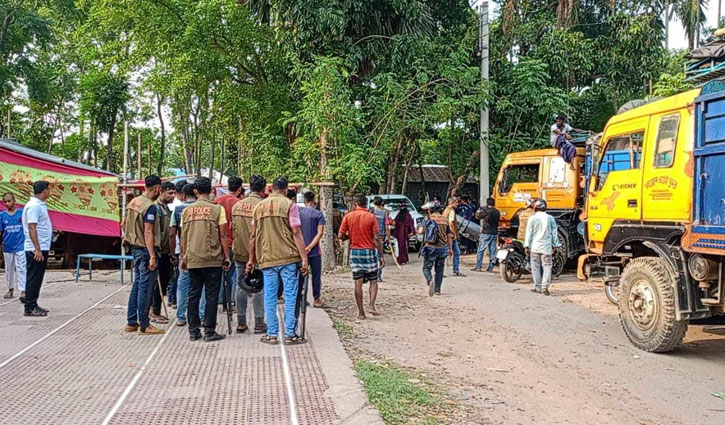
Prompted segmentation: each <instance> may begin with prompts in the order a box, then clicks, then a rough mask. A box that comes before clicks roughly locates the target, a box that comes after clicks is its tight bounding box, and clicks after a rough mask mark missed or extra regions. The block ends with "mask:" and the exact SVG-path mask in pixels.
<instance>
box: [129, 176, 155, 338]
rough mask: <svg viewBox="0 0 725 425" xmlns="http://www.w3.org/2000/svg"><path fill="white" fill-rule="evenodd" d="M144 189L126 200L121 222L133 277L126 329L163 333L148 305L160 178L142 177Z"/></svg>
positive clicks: (153, 267)
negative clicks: (151, 315) (129, 200)
mask: <svg viewBox="0 0 725 425" xmlns="http://www.w3.org/2000/svg"><path fill="white" fill-rule="evenodd" d="M145 186H146V190H145V191H144V193H143V194H141V195H140V196H137V197H135V198H133V199H132V200H131V202H129V203H128V206H127V207H126V218H125V221H124V222H123V225H122V227H123V231H124V235H123V244H124V246H126V247H127V248H130V249H131V254H132V255H133V271H134V275H135V278H134V280H133V286H131V294H130V295H129V298H128V311H127V313H126V328H125V329H124V330H125V331H126V332H136V331H138V332H139V333H142V334H148V335H154V334H162V333H164V330H163V329H159V328H157V327H155V326H153V325H150V324H149V315H148V312H149V306H150V304H151V297H152V294H153V288H154V286H155V285H156V276H157V266H158V256H157V252H158V249H159V247H160V246H161V223H160V220H158V219H157V217H158V214H157V206H156V205H157V204H156V203H155V202H154V201H156V198H158V197H159V193H161V179H160V178H159V177H158V176H153V175H151V176H148V177H146V179H145Z"/></svg>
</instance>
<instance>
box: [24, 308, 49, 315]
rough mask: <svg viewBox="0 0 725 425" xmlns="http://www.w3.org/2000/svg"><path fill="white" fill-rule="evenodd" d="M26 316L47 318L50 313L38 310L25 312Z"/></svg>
mask: <svg viewBox="0 0 725 425" xmlns="http://www.w3.org/2000/svg"><path fill="white" fill-rule="evenodd" d="M25 315H26V316H30V317H45V316H47V315H48V312H47V311H43V310H38V309H37V308H36V309H34V310H33V311H31V312H27V311H26V312H25Z"/></svg>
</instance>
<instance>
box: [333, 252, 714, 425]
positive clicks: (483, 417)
mask: <svg viewBox="0 0 725 425" xmlns="http://www.w3.org/2000/svg"><path fill="white" fill-rule="evenodd" d="M411 258H412V261H413V262H412V263H411V264H409V265H406V266H404V268H403V270H402V271H401V270H398V269H396V268H395V267H394V266H389V267H387V268H386V269H385V271H384V275H383V278H384V282H383V283H381V284H380V293H379V296H378V309H379V310H380V312H381V313H382V316H380V317H377V318H373V317H370V316H369V318H368V319H367V320H364V321H359V320H357V311H356V308H355V304H354V298H353V292H352V287H353V284H352V280H351V278H350V275H349V274H333V275H327V276H325V279H324V285H325V289H324V295H323V296H324V297H325V298H326V300H325V301H326V302H327V303H328V304H329V306H330V307H329V309H328V312H329V313H330V314H331V315H332V316H333V318H337V319H340V320H343V321H345V322H346V323H348V324H350V325H351V326H352V329H353V331H354V338H352V339H351V342H350V343H349V344H350V345H349V347H348V349H349V350H352V351H354V352H355V353H357V355H362V356H369V357H372V358H377V359H384V360H388V361H391V362H394V363H396V364H398V365H400V366H404V367H407V368H411V369H412V370H414V371H415V372H417V373H421V374H423V375H424V376H427V377H430V378H431V379H434V380H435V381H436V382H437V383H439V384H440V385H441V386H443V387H444V388H445V390H446V391H447V393H448V396H449V397H450V399H451V400H453V401H456V402H457V404H458V406H459V407H460V408H458V409H455V410H454V411H453V413H452V414H451V415H452V416H448V417H446V418H444V422H447V423H456V424H463V423H466V424H488V423H494V424H534V423H536V424H542V423H546V424H584V423H597V424H723V423H725V400H722V399H720V398H717V397H715V396H713V395H712V393H714V392H721V391H725V337H724V336H717V335H712V334H708V333H704V332H702V327H701V326H690V330H689V331H688V334H687V337H686V341H685V343H684V344H683V346H682V347H680V348H679V349H678V350H677V351H675V352H672V353H669V354H651V353H646V352H643V351H640V350H638V349H636V348H634V347H633V346H632V345H631V344H630V343H629V342H628V341H627V338H626V336H625V335H624V332H623V331H622V329H621V327H620V324H619V319H618V317H617V308H616V306H614V305H613V304H610V303H609V301H608V300H607V298H606V296H605V295H604V292H603V289H602V286H601V285H597V284H593V283H583V282H579V281H578V280H576V277H575V276H573V275H564V276H562V277H561V278H559V279H556V280H555V281H554V284H553V286H552V295H551V296H550V297H545V296H543V295H539V294H534V293H532V292H530V291H529V289H530V288H531V287H532V283H531V280H530V277H529V278H527V277H525V278H524V279H522V280H521V281H520V282H519V283H516V284H509V283H506V282H504V281H503V280H501V279H500V277H499V275H498V273H496V274H492V273H477V272H471V271H469V270H470V268H471V266H472V263H473V261H475V258H474V257H473V256H468V257H464V263H463V264H462V266H461V269H462V271H463V272H464V273H465V274H466V275H467V277H452V272H451V270H450V268H447V269H446V274H447V276H448V277H447V278H446V279H445V280H444V282H443V291H442V292H443V294H442V295H440V296H436V297H434V298H429V297H428V295H427V292H428V291H427V286H426V285H425V283H424V279H423V277H422V274H421V267H422V262H421V261H420V260H419V259H417V258H415V254H413V256H412V257H411ZM388 259H389V258H388ZM389 261H390V259H389ZM390 263H392V261H390ZM366 300H367V293H366Z"/></svg>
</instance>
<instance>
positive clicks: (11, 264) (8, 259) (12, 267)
mask: <svg viewBox="0 0 725 425" xmlns="http://www.w3.org/2000/svg"><path fill="white" fill-rule="evenodd" d="M3 257H5V277H6V278H7V281H8V289H10V288H13V287H14V286H15V280H16V279H15V278H16V277H17V282H18V289H19V290H21V291H25V277H26V276H27V274H28V268H27V265H26V263H25V251H20V252H3Z"/></svg>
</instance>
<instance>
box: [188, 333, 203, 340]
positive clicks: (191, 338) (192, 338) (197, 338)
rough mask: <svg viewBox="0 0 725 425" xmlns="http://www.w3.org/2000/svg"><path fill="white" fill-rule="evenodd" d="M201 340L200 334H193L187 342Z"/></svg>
mask: <svg viewBox="0 0 725 425" xmlns="http://www.w3.org/2000/svg"><path fill="white" fill-rule="evenodd" d="M200 339H201V332H199V333H195V334H189V340H191V341H198V340H200Z"/></svg>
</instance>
